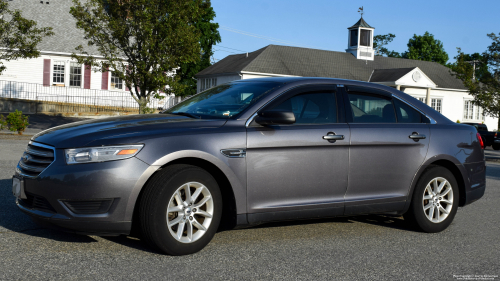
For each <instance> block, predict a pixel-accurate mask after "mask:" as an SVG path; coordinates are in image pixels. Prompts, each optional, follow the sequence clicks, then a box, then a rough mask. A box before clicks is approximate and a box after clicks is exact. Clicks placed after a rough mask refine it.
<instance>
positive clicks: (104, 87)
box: [101, 71, 109, 90]
mask: <svg viewBox="0 0 500 281" xmlns="http://www.w3.org/2000/svg"><path fill="white" fill-rule="evenodd" d="M108 76H109V71H106V72H103V73H102V82H101V89H102V90H107V89H108Z"/></svg>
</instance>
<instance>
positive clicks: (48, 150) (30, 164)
mask: <svg viewBox="0 0 500 281" xmlns="http://www.w3.org/2000/svg"><path fill="white" fill-rule="evenodd" d="M55 160H56V151H55V148H54V147H51V146H48V145H45V144H41V143H36V142H33V141H30V142H29V144H28V147H27V148H26V150H25V152H24V154H23V157H21V160H19V163H18V164H17V167H16V173H17V174H19V175H21V176H23V177H26V178H31V179H34V178H36V177H38V176H39V175H40V174H41V173H43V171H44V170H45V169H47V168H48V167H49V166H50V165H51V164H52V163H54V161H55Z"/></svg>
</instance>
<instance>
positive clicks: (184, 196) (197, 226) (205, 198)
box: [166, 182, 214, 243]
mask: <svg viewBox="0 0 500 281" xmlns="http://www.w3.org/2000/svg"><path fill="white" fill-rule="evenodd" d="M213 215H214V202H213V198H212V195H211V194H210V191H209V190H208V188H207V187H206V186H205V185H203V184H201V183H199V182H188V183H185V184H183V185H182V186H180V187H179V188H178V189H177V190H176V191H175V192H174V194H173V195H172V197H171V198H170V202H169V203H168V209H167V218H166V221H167V226H168V230H169V231H170V234H171V235H172V236H173V237H174V238H175V239H176V240H177V241H179V242H182V243H192V242H195V241H196V240H198V239H200V238H201V237H202V236H203V235H204V234H205V233H206V232H207V229H208V228H209V226H210V223H211V222H212V218H213Z"/></svg>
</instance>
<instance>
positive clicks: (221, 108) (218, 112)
mask: <svg viewBox="0 0 500 281" xmlns="http://www.w3.org/2000/svg"><path fill="white" fill-rule="evenodd" d="M280 85H281V84H280V83H276V82H233V83H226V84H222V85H219V86H216V87H213V88H210V89H208V90H206V91H204V92H201V93H199V94H197V95H195V96H193V97H192V98H190V99H187V100H185V101H183V102H181V103H179V104H177V105H175V106H173V107H171V108H169V109H167V110H165V111H163V112H162V113H170V114H182V113H189V114H191V115H195V116H198V117H200V118H223V119H227V118H231V117H232V116H235V115H237V114H239V113H241V112H242V111H243V110H245V109H246V108H248V107H249V106H250V105H252V104H254V103H255V102H257V101H258V100H260V99H261V98H262V97H264V96H265V95H266V94H267V93H269V92H270V91H271V90H273V89H276V88H277V87H279V86H280Z"/></svg>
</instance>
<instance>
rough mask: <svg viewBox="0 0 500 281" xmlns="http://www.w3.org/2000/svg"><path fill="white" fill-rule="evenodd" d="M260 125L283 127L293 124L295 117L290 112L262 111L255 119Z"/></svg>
mask: <svg viewBox="0 0 500 281" xmlns="http://www.w3.org/2000/svg"><path fill="white" fill-rule="evenodd" d="M255 122H257V123H259V124H260V125H264V126H265V125H285V124H293V123H295V115H294V114H293V112H291V111H264V112H260V113H259V115H257V117H255Z"/></svg>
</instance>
